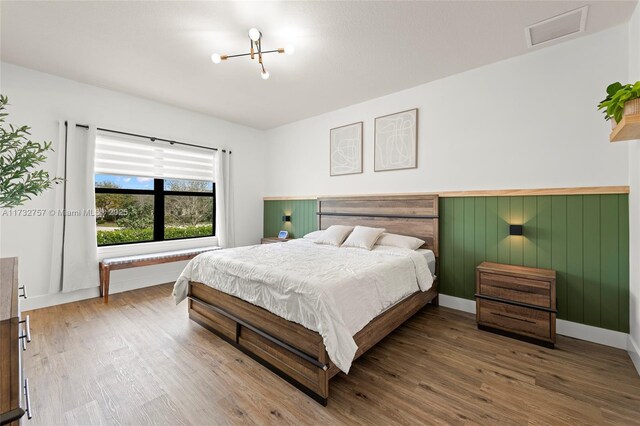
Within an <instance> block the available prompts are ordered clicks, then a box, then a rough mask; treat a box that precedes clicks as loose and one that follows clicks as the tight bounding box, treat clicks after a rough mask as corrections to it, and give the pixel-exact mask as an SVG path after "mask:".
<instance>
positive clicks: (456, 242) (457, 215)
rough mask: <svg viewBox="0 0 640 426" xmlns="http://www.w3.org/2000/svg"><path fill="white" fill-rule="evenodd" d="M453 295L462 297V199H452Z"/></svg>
mask: <svg viewBox="0 0 640 426" xmlns="http://www.w3.org/2000/svg"><path fill="white" fill-rule="evenodd" d="M453 256H454V257H453V279H454V282H453V287H454V292H453V294H452V295H453V296H457V297H464V199H463V198H455V199H454V200H453Z"/></svg>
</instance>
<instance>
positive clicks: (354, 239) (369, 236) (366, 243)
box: [342, 226, 385, 250]
mask: <svg viewBox="0 0 640 426" xmlns="http://www.w3.org/2000/svg"><path fill="white" fill-rule="evenodd" d="M384 231H385V229H384V228H369V227H368V226H356V227H355V228H354V229H353V232H352V233H351V234H350V235H349V238H347V240H346V241H345V242H344V243H342V247H358V248H363V249H366V250H371V249H372V248H373V245H374V244H375V243H376V241H377V240H378V238H380V235H382V233H383V232H384Z"/></svg>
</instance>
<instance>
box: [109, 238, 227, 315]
mask: <svg viewBox="0 0 640 426" xmlns="http://www.w3.org/2000/svg"><path fill="white" fill-rule="evenodd" d="M219 249H220V247H217V246H210V247H198V248H191V249H183V250H173V251H163V252H159V253H149V254H138V255H134V256H122V257H111V258H105V259H102V261H101V262H100V265H99V270H100V297H103V298H104V303H109V277H110V275H111V271H112V270H115V269H127V268H137V267H138V266H150V265H159V264H161V263H169V262H180V261H182V260H190V259H193V258H194V257H196V256H197V255H199V254H200V253H204V252H206V251H211V250H219Z"/></svg>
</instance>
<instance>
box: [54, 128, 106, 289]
mask: <svg viewBox="0 0 640 426" xmlns="http://www.w3.org/2000/svg"><path fill="white" fill-rule="evenodd" d="M95 143H96V128H95V126H89V129H85V128H81V127H76V125H75V123H73V122H69V123H68V127H67V132H66V150H65V160H66V161H65V168H66V173H65V175H66V176H65V177H66V180H65V182H64V184H63V185H64V201H63V204H64V206H63V207H64V209H65V215H64V217H63V218H62V219H63V220H62V262H61V265H62V272H61V276H62V291H63V292H65V293H66V292H70V291H74V290H80V289H84V288H91V287H97V286H98V285H99V273H98V246H97V243H96V218H95V206H96V202H95V191H94V167H95V166H94V164H95V162H94V157H95Z"/></svg>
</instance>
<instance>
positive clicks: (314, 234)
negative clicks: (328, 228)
mask: <svg viewBox="0 0 640 426" xmlns="http://www.w3.org/2000/svg"><path fill="white" fill-rule="evenodd" d="M322 234H324V231H313V232H309V233H308V234H307V235H305V236H304V237H302V238H306V239H307V240H316V239H318V237H319V236H320V235H322Z"/></svg>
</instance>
